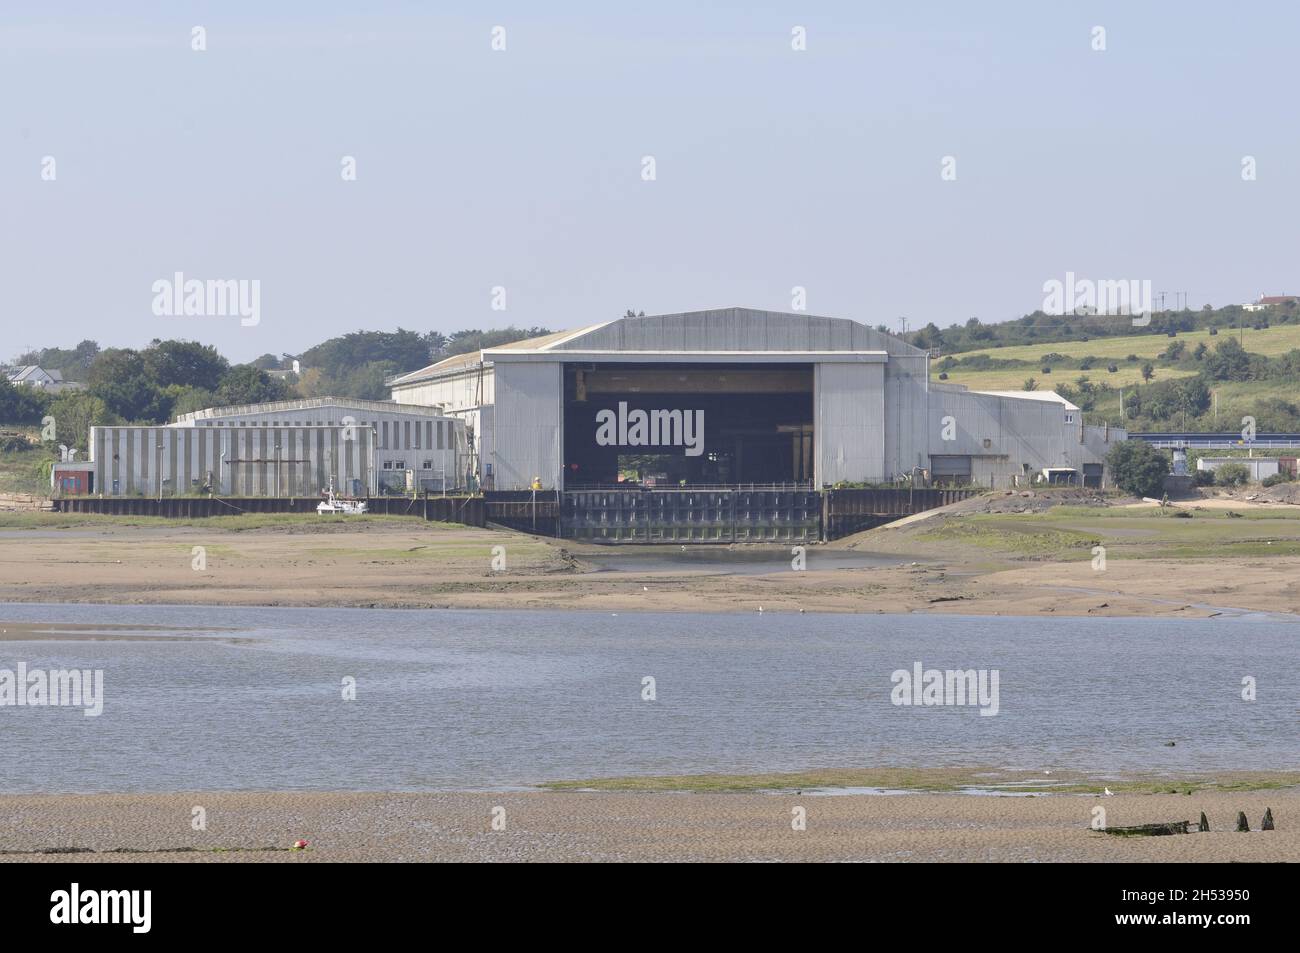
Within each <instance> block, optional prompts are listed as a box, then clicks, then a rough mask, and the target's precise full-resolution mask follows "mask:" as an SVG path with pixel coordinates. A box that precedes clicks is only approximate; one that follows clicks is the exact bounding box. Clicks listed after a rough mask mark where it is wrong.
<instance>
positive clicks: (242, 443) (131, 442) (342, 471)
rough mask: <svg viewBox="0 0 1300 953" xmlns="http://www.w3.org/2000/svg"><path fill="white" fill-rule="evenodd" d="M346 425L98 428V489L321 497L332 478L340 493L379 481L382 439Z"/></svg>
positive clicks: (93, 436)
mask: <svg viewBox="0 0 1300 953" xmlns="http://www.w3.org/2000/svg"><path fill="white" fill-rule="evenodd" d="M345 429H347V428H343V427H247V428H234V429H226V428H215V427H213V428H209V427H92V428H91V429H90V447H91V460H92V461H93V462H94V464H95V492H96V493H102V494H104V495H106V496H157V495H158V494H159V478H160V476H161V479H162V486H161V489H162V494H163V495H164V496H179V495H185V494H189V493H200V492H202V490H203V487H204V486H205V485H207V486H210V487H211V490H212V492H213V493H217V494H220V495H225V496H282V497H287V496H315V495H316V494H318V493H319V492H320V491H321V490H322V489H323V488H325V487H326V486H328V485H329V481H330V478H331V476H332V477H333V479H334V485H335V488H336V489H338V490H339V491H340V492H352V491H353V490H354V489H356V488H357V485H356V484H354V483H353V481H354V480H357V481H360V485H359V488H360V490H361V492H363V493H369V492H370V490H371V488H372V484H373V466H374V456H375V448H374V437H373V434H372V433H371V431H370V430H369V429H368V428H362V427H355V428H351V434H350V439H349V438H348V436H347V435H345V434H344V433H343V431H344V430H345Z"/></svg>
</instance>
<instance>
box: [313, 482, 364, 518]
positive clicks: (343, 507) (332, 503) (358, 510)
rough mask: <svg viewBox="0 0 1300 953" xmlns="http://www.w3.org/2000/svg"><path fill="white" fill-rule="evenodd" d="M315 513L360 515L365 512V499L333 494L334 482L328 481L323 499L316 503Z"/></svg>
mask: <svg viewBox="0 0 1300 953" xmlns="http://www.w3.org/2000/svg"><path fill="white" fill-rule="evenodd" d="M316 512H317V513H342V514H343V515H344V516H360V515H361V514H363V513H365V512H366V501H365V500H352V499H346V498H344V497H341V496H335V495H334V482H333V481H332V480H331V481H330V486H329V489H328V490H326V492H325V499H324V500H322V501H321V502H319V503H317V504H316Z"/></svg>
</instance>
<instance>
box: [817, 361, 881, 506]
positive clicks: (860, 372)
mask: <svg viewBox="0 0 1300 953" xmlns="http://www.w3.org/2000/svg"><path fill="white" fill-rule="evenodd" d="M813 389H814V393H813V399H814V408H815V413H816V423H815V424H814V435H813V442H814V447H815V449H816V454H817V466H816V471H815V482H816V485H817V486H819V487H820V486H828V485H833V484H835V483H838V482H840V481H854V482H861V481H875V480H883V479H885V365H884V364H865V363H863V364H818V365H817V366H816V372H815V375H814V380H813Z"/></svg>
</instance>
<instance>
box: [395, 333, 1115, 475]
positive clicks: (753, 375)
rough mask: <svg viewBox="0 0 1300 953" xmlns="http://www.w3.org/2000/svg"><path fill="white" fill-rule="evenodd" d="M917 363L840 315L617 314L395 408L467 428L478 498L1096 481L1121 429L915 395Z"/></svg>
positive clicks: (465, 363) (523, 344)
mask: <svg viewBox="0 0 1300 953" xmlns="http://www.w3.org/2000/svg"><path fill="white" fill-rule="evenodd" d="M929 360H930V356H929V354H928V352H926V351H924V350H921V349H919V348H916V347H913V346H912V345H910V344H907V343H906V342H905V341H903V340H901V339H900V338H897V337H894V336H892V335H889V334H886V333H884V332H881V331H878V330H876V329H873V328H869V327H867V326H866V325H863V324H859V323H858V322H855V321H851V320H848V319H845V318H830V317H818V316H812V315H805V314H784V313H780V312H771V311H759V310H753V309H748V308H724V309H718V310H713V311H695V312H687V313H681V314H665V315H654V316H650V317H625V318H621V319H618V320H615V321H610V322H606V323H603V324H597V325H591V326H589V327H585V328H581V329H579V330H577V331H570V332H560V333H556V334H551V335H547V336H546V337H542V338H534V339H531V340H526V341H519V342H515V343H513V344H510V345H506V346H503V347H497V348H489V349H484V350H482V351H477V352H473V353H471V354H461V355H456V356H455V357H451V358H448V359H446V360H444V361H441V362H438V363H436V364H433V365H431V366H429V367H426V368H423V369H421V370H419V371H415V372H413V373H410V374H406V375H403V376H400V377H398V378H395V379H394V380H392V381H391V382H390V383H391V385H392V395H393V399H394V400H395V401H397V402H398V403H399V404H403V405H416V406H419V405H423V406H432V405H437V406H439V407H441V408H442V411H443V413H445V414H448V415H452V416H456V417H458V418H460V419H462V420H463V421H465V425H466V430H467V434H466V437H467V451H468V454H469V456H470V466H471V467H472V469H473V472H474V473H475V475H476V476H477V477H478V478H479V479H481V480H482V482H483V485H484V486H485V487H489V488H494V489H501V490H507V489H519V488H525V487H528V486H530V485H532V484H533V483H535V482H536V483H540V485H541V486H543V487H545V488H548V489H550V488H559V489H565V488H567V489H579V488H583V487H599V486H607V485H614V484H617V483H619V482H621V481H623V480H624V479H626V478H627V475H628V474H630V473H635V474H637V475H638V478H639V479H641V480H642V481H644V482H656V481H658V482H659V483H667V484H671V485H677V484H686V485H702V484H725V485H734V484H747V483H776V484H779V483H798V484H804V485H811V486H814V487H818V488H820V487H825V486H832V485H835V484H838V483H843V482H863V483H882V482H890V481H894V480H898V479H902V478H906V477H908V476H910V475H912V474H913V473H914V471H916V470H921V471H928V472H930V473H931V474H932V475H933V476H934V477H935V479H936V480H938V481H939V482H945V481H948V482H974V483H978V484H982V485H986V486H1009V485H1017V484H1020V483H1022V482H1024V481H1026V480H1027V479H1028V478H1029V477H1030V476H1031V475H1033V474H1036V473H1039V472H1041V471H1043V470H1044V469H1046V468H1053V469H1056V470H1071V471H1073V472H1074V473H1075V474H1076V475H1077V476H1078V478H1079V480H1080V481H1082V480H1084V479H1087V481H1088V482H1090V483H1099V482H1100V481H1101V479H1102V468H1103V463H1104V456H1105V454H1106V452H1107V451H1108V450H1109V447H1110V444H1111V443H1112V442H1113V441H1115V440H1122V439H1124V436H1125V434H1124V431H1122V430H1118V429H1109V428H1103V427H1086V426H1084V424H1083V421H1082V415H1081V413H1080V411H1079V409H1078V408H1077V407H1074V406H1073V405H1071V404H1069V403H1068V402H1066V401H1064V400H1062V399H1061V398H1059V397H1058V396H1057V395H1055V394H1050V395H1047V394H1038V393H1035V394H1001V393H979V392H973V391H967V390H965V389H964V388H960V387H955V386H949V385H932V384H931V383H930V374H929Z"/></svg>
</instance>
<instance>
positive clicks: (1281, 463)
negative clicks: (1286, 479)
mask: <svg viewBox="0 0 1300 953" xmlns="http://www.w3.org/2000/svg"><path fill="white" fill-rule="evenodd" d="M1225 463H1240V464H1241V465H1242V466H1244V467H1245V468H1246V469H1247V470H1248V471H1249V472H1250V481H1251V482H1252V483H1259V482H1260V481H1261V480H1264V479H1266V478H1267V477H1271V476H1276V475H1277V474H1279V473H1288V474H1290V475H1291V476H1295V475H1296V458H1295V457H1201V458H1200V459H1199V460H1197V461H1196V469H1198V470H1201V471H1205V470H1211V471H1213V470H1217V469H1219V467H1221V466H1223V465H1224V464H1225Z"/></svg>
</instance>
